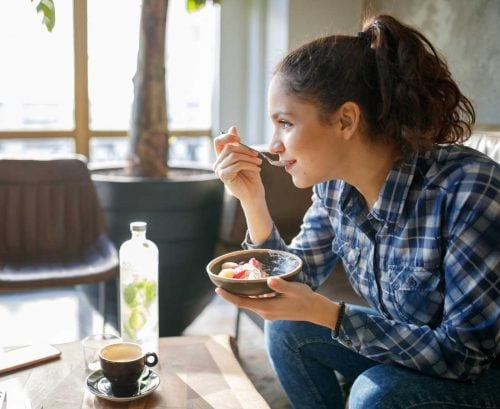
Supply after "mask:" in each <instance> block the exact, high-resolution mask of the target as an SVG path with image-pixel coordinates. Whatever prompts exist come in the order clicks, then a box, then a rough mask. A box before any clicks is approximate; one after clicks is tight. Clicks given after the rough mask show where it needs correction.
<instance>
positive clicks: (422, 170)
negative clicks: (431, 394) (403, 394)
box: [243, 146, 500, 380]
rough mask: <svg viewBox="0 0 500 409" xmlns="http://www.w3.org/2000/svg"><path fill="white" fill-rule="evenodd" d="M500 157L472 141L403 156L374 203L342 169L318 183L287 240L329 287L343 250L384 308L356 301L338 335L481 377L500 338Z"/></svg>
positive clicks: (412, 364) (398, 357) (280, 245)
mask: <svg viewBox="0 0 500 409" xmlns="http://www.w3.org/2000/svg"><path fill="white" fill-rule="evenodd" d="M499 192H500V166H499V165H498V164H497V163H495V162H494V161H492V160H491V159H489V158H487V157H486V156H484V155H482V154H480V153H479V152H477V151H475V150H472V149H470V148H466V147H461V146H446V147H436V148H435V149H434V150H432V151H430V152H428V153H426V154H424V155H420V156H416V157H415V158H414V159H413V160H410V161H407V162H405V163H404V164H403V165H401V166H399V167H394V168H393V169H392V170H391V171H390V173H389V175H388V177H387V179H386V181H385V183H384V185H383V187H382V189H381V192H380V195H379V198H378V200H377V202H376V203H375V205H374V206H373V208H372V209H371V210H368V209H367V208H366V206H365V205H364V200H363V198H362V197H361V195H360V194H359V192H358V191H357V190H356V189H355V188H354V187H352V186H351V185H349V184H347V183H345V182H343V181H338V180H332V181H328V182H325V183H321V184H319V185H316V186H315V187H314V194H313V204H312V206H311V207H310V209H309V210H308V211H307V213H306V215H305V217H304V221H303V224H302V227H301V231H300V233H299V234H298V236H297V237H295V238H294V240H293V241H292V242H291V244H290V245H289V246H287V245H286V244H285V243H284V242H283V240H282V239H281V237H280V236H279V232H278V231H277V229H276V228H274V230H273V232H272V234H271V236H270V237H269V238H268V240H267V241H266V242H264V243H261V244H259V245H254V244H251V242H250V241H249V238H248V235H247V239H246V240H245V242H244V243H243V246H244V247H246V248H256V247H261V248H277V249H282V250H287V251H290V252H293V253H295V254H298V255H299V256H300V257H301V258H302V259H303V260H304V269H303V272H302V281H304V282H306V283H308V284H309V285H311V286H312V287H313V288H316V287H318V286H319V285H320V284H321V283H322V282H323V281H324V280H325V279H326V277H327V276H328V275H329V274H330V272H331V271H332V268H333V266H334V265H335V263H336V262H337V260H338V259H339V258H340V259H341V260H342V263H343V265H344V268H345V270H346V273H347V276H348V278H349V281H350V282H351V284H352V286H353V288H354V289H355V290H356V292H357V293H358V294H359V295H360V296H361V297H362V298H363V299H365V300H366V301H367V302H368V304H369V305H370V306H372V307H373V308H374V309H375V310H376V311H378V314H376V313H374V314H367V313H363V312H357V311H355V310H354V309H350V308H349V306H346V310H345V315H344V317H343V319H342V323H341V327H340V331H339V333H338V337H337V338H336V339H337V340H338V341H339V342H340V343H342V344H343V345H344V346H346V347H348V348H351V349H352V350H354V351H356V352H358V353H360V354H362V355H364V356H366V357H368V358H371V359H373V360H376V361H378V362H382V363H396V364H400V365H403V366H406V367H408V368H412V369H415V370H418V371H420V372H422V373H425V374H428V375H433V376H438V377H444V378H451V379H459V380H474V378H475V377H477V375H478V374H480V373H481V371H482V370H483V369H485V368H487V367H488V366H490V365H491V363H492V362H493V360H494V359H495V356H496V355H497V354H498V352H499V349H500V348H499V339H500V331H499V329H500V314H499V311H500V305H499V303H500V300H499V292H500V279H499V276H500V250H499V248H500V247H499V246H500V245H499V243H500V193H499Z"/></svg>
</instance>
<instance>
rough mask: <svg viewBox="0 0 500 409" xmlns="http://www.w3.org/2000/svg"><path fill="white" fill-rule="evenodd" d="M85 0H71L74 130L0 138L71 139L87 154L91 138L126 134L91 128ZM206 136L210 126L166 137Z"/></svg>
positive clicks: (31, 131) (28, 132)
mask: <svg viewBox="0 0 500 409" xmlns="http://www.w3.org/2000/svg"><path fill="white" fill-rule="evenodd" d="M87 20H88V19H87V0H73V48H74V56H73V58H74V84H73V85H74V89H75V93H74V95H75V96H74V98H75V101H74V102H75V118H74V129H57V130H36V129H29V130H15V131H0V139H38V138H39V139H44V138H51V139H52V138H72V139H73V140H74V143H75V153H78V154H81V155H84V156H85V157H87V158H89V160H92V158H90V157H89V154H90V140H91V138H93V137H126V136H127V135H128V129H114V130H109V129H91V128H90V116H89V89H88V82H89V79H88V63H87V55H88V43H87V38H88V37H87V27H88V24H87ZM174 135H175V136H182V137H207V135H209V136H210V135H212V129H211V128H208V129H175V128H172V129H169V136H174Z"/></svg>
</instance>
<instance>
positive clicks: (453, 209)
mask: <svg viewBox="0 0 500 409" xmlns="http://www.w3.org/2000/svg"><path fill="white" fill-rule="evenodd" d="M269 114H270V117H271V119H272V121H273V124H274V129H275V130H274V133H273V136H272V139H271V142H270V150H271V151H272V152H273V153H276V154H279V156H280V159H281V160H283V161H284V163H285V164H286V166H285V170H286V172H288V173H289V174H290V176H291V177H292V179H293V182H294V184H295V185H296V186H297V187H299V188H302V187H308V186H314V188H313V192H314V193H313V204H312V206H311V207H310V209H309V210H308V211H307V213H306V215H305V217H304V221H303V224H302V227H301V231H300V233H299V234H298V236H297V237H295V238H294V240H293V241H292V242H291V244H290V245H286V244H285V243H284V242H283V240H282V239H281V238H280V235H279V232H278V231H277V229H276V228H275V226H274V225H273V221H272V219H271V217H270V214H269V211H268V208H267V205H266V201H265V197H264V188H263V185H262V182H261V179H260V176H259V170H260V168H259V165H260V163H261V159H259V157H258V156H256V154H254V153H253V152H251V151H249V150H248V149H246V148H245V147H243V146H241V145H239V144H238V142H239V141H240V138H239V136H238V134H237V131H236V129H235V128H231V129H230V131H229V133H227V134H224V135H221V136H220V137H218V138H216V140H215V142H214V145H215V150H216V152H217V155H218V158H217V160H216V163H215V165H214V169H215V172H216V173H217V174H218V175H219V177H220V179H221V180H222V181H223V182H224V183H225V185H226V186H227V188H229V189H230V191H231V192H232V193H233V194H234V195H235V196H236V197H237V198H238V199H239V200H240V202H241V204H242V207H243V210H244V212H245V216H246V220H247V227H248V233H247V237H246V242H245V243H244V246H245V247H247V248H259V247H262V248H277V249H282V250H287V251H290V252H293V253H295V254H298V255H300V256H301V257H302V259H303V260H304V269H303V272H302V276H301V281H302V282H301V283H297V282H295V283H288V282H286V281H284V280H280V279H278V278H269V279H268V284H269V286H270V287H271V288H272V289H274V290H275V291H276V292H279V293H281V295H280V296H279V297H273V298H262V299H250V298H245V297H238V296H235V295H233V294H230V293H227V292H225V291H223V290H222V289H217V290H216V291H217V293H218V294H219V295H220V296H222V297H223V298H225V299H226V300H228V301H230V302H232V303H234V304H235V305H237V306H239V307H243V308H248V309H251V310H253V311H255V312H257V313H258V314H260V315H261V316H262V317H264V318H265V319H266V320H268V321H267V322H266V341H267V348H268V352H269V356H270V358H271V361H272V364H273V366H274V368H275V370H276V373H277V375H278V377H279V379H280V382H281V384H282V386H283V388H284V390H285V392H286V394H287V395H288V397H289V399H290V401H291V403H292V405H293V406H294V407H295V408H300V409H303V408H315V409H318V408H343V407H344V402H343V396H342V392H341V387H340V385H339V383H338V380H337V376H336V374H335V372H334V371H336V372H337V373H340V374H341V375H343V377H344V378H345V379H346V380H347V381H348V382H349V383H352V387H351V390H350V394H349V408H350V409H357V408H370V409H374V408H409V407H411V408H417V407H425V408H427V409H428V408H438V407H439V408H441V407H453V408H460V407H464V408H465V407H466V408H493V407H500V397H499V389H500V388H498V385H500V370H499V369H497V367H498V364H497V363H498V360H496V357H497V355H498V352H499V338H500V331H499V326H500V324H499V322H500V320H499V318H500V317H499V310H500V307H499V282H500V279H499V275H500V266H499V260H500V254H499V246H498V241H499V238H500V237H499V232H500V194H499V186H500V169H499V166H498V164H496V163H495V162H493V161H492V160H490V159H489V158H487V157H486V156H484V155H482V154H481V153H479V152H476V151H474V150H472V149H469V148H465V147H463V146H461V145H458V144H457V143H460V142H463V141H465V140H466V139H467V138H468V137H469V135H470V131H471V125H472V124H473V123H474V119H475V113H474V109H473V107H472V105H471V103H470V102H469V100H468V99H467V98H466V97H465V96H463V95H462V94H461V92H460V90H459V89H458V87H457V85H456V83H455V82H454V81H453V79H452V78H451V74H450V72H449V70H448V68H447V66H446V64H445V62H444V61H443V60H442V59H441V58H440V57H439V56H438V55H437V53H436V51H435V49H434V48H433V46H432V45H431V44H430V43H429V42H428V40H427V39H426V38H425V37H424V36H423V35H422V34H420V33H419V32H417V31H415V30H414V29H412V28H409V27H407V26H405V25H403V24H401V23H400V22H398V21H397V20H396V19H394V18H393V17H390V16H386V15H380V16H378V17H376V18H374V19H372V20H371V21H369V22H367V23H365V25H364V28H363V31H362V32H360V33H359V34H358V35H357V36H355V37H352V36H330V37H325V38H321V39H318V40H316V41H313V42H311V43H308V44H305V45H304V46H302V47H300V48H298V49H297V50H295V51H293V52H291V53H290V54H289V55H288V56H287V57H285V58H284V60H283V61H282V62H281V63H280V64H279V65H278V67H277V69H276V72H275V74H274V76H273V79H272V81H271V84H270V87H269ZM339 259H340V260H341V262H342V263H343V264H344V267H345V270H346V272H347V275H348V277H349V280H350V282H351V284H352V286H353V287H354V288H355V290H356V291H357V292H358V294H359V295H360V296H362V297H363V298H364V299H365V300H366V302H367V303H368V304H369V305H370V308H365V307H363V308H362V307H359V306H355V305H344V303H342V302H341V301H340V300H339V301H338V302H337V301H336V302H334V301H330V300H328V299H327V298H325V297H322V296H321V295H319V294H317V293H315V292H314V291H313V289H315V288H316V287H318V286H319V285H320V284H321V283H322V282H323V281H324V280H325V279H326V277H327V276H328V274H329V273H330V272H331V270H332V267H333V266H334V265H335V263H336V262H337V261H338V260H339Z"/></svg>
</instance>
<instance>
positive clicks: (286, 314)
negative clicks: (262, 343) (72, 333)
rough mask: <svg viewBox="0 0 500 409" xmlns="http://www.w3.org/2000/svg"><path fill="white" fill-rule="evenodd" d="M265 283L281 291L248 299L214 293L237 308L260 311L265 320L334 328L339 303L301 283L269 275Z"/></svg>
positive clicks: (222, 292)
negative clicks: (305, 322)
mask: <svg viewBox="0 0 500 409" xmlns="http://www.w3.org/2000/svg"><path fill="white" fill-rule="evenodd" d="M267 285H268V286H269V288H271V289H272V290H275V291H276V292H278V293H280V295H279V296H277V297H263V298H249V297H245V296H238V295H235V294H231V293H229V292H227V291H224V290H223V289H222V288H217V289H216V290H215V292H216V293H217V294H218V295H220V296H221V297H222V298H224V299H225V300H226V301H229V302H230V303H232V304H234V305H236V306H237V307H240V308H245V309H248V310H251V311H253V312H255V313H257V314H259V315H260V316H261V317H262V318H264V319H265V320H292V321H309V322H313V323H315V324H319V325H323V326H325V327H328V328H331V329H334V328H335V324H336V322H337V317H338V312H339V305H338V304H337V303H335V302H333V301H331V300H329V299H328V298H326V297H324V296H322V295H320V294H318V293H315V292H314V291H312V290H311V288H310V287H309V286H308V285H306V284H303V283H296V282H288V281H285V280H283V279H281V278H278V277H269V278H268V279H267Z"/></svg>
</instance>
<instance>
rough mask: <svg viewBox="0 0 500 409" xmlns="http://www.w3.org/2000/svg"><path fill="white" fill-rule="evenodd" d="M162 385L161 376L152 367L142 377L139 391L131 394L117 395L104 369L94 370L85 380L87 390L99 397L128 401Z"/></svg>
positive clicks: (147, 393)
mask: <svg viewBox="0 0 500 409" xmlns="http://www.w3.org/2000/svg"><path fill="white" fill-rule="evenodd" d="M158 385H160V377H159V376H158V375H157V374H156V373H155V372H154V371H153V370H151V369H149V368H147V369H146V370H145V371H144V375H143V377H142V379H141V384H140V388H139V391H138V392H136V393H134V394H133V395H130V396H116V395H115V394H113V391H112V390H111V384H110V383H109V381H108V380H107V379H106V378H105V377H104V375H103V373H102V370H101V369H99V370H97V371H94V372H92V373H91V374H90V375H89V376H87V379H86V380H85V386H86V387H87V390H88V391H89V392H90V393H92V394H93V395H95V396H98V397H99V398H103V399H107V400H111V401H115V402H128V401H131V400H135V399H139V398H142V397H144V396H146V395H149V394H150V393H151V392H153V391H154V390H155V389H156V388H158Z"/></svg>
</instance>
